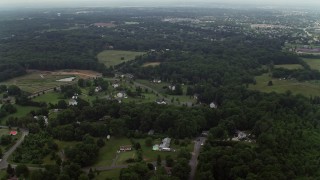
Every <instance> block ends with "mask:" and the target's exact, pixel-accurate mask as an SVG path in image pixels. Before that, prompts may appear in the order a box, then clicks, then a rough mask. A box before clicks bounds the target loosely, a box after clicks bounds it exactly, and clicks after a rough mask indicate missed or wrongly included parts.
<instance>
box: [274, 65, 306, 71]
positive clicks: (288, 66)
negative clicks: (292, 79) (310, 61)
mask: <svg viewBox="0 0 320 180" xmlns="http://www.w3.org/2000/svg"><path fill="white" fill-rule="evenodd" d="M274 67H275V68H284V69H292V70H293V69H303V66H301V65H300V64H282V65H275V66H274Z"/></svg>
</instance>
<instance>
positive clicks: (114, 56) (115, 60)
mask: <svg viewBox="0 0 320 180" xmlns="http://www.w3.org/2000/svg"><path fill="white" fill-rule="evenodd" d="M143 54H144V52H135V51H118V50H105V51H102V52H101V53H99V54H98V55H97V57H98V60H99V62H101V63H104V64H105V65H106V66H115V65H118V64H121V63H123V62H127V61H130V60H133V59H134V58H135V57H136V56H140V55H143ZM121 58H123V59H121Z"/></svg>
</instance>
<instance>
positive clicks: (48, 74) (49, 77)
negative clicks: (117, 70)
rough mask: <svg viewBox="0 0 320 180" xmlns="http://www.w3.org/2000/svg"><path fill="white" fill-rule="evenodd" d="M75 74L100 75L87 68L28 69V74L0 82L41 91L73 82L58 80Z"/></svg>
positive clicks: (30, 91)
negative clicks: (59, 69) (58, 69)
mask: <svg viewBox="0 0 320 180" xmlns="http://www.w3.org/2000/svg"><path fill="white" fill-rule="evenodd" d="M70 76H76V77H80V78H84V79H88V78H95V77H100V76H101V74H100V73H97V72H94V71H87V70H63V71H62V70H61V71H37V70H32V71H29V72H28V74H26V75H24V76H20V77H16V78H13V79H10V80H8V81H5V82H1V83H0V84H5V85H17V86H18V87H19V88H20V89H22V90H23V91H26V92H29V93H37V92H42V91H45V90H48V89H53V88H54V87H59V86H60V85H64V84H70V83H75V82H76V81H72V82H59V81H58V80H61V79H64V78H70Z"/></svg>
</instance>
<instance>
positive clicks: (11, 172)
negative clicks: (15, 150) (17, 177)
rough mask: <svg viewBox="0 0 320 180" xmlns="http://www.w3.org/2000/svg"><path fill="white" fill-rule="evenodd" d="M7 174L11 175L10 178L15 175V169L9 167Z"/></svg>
mask: <svg viewBox="0 0 320 180" xmlns="http://www.w3.org/2000/svg"><path fill="white" fill-rule="evenodd" d="M7 174H9V176H10V177H11V176H13V175H14V169H13V168H12V167H11V164H8V166H7Z"/></svg>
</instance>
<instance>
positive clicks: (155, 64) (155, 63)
mask: <svg viewBox="0 0 320 180" xmlns="http://www.w3.org/2000/svg"><path fill="white" fill-rule="evenodd" d="M160 64H161V62H148V63H144V64H143V65H142V67H150V66H151V67H155V66H159V65H160Z"/></svg>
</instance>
